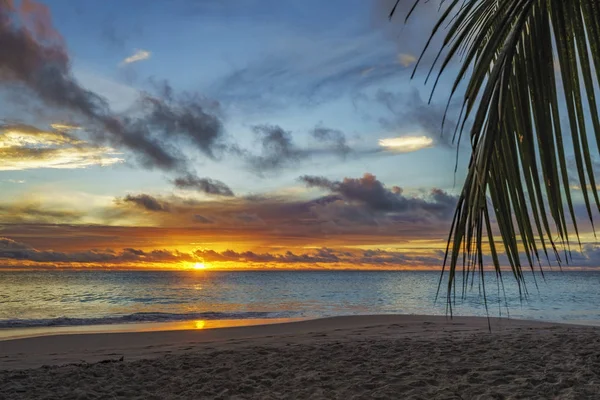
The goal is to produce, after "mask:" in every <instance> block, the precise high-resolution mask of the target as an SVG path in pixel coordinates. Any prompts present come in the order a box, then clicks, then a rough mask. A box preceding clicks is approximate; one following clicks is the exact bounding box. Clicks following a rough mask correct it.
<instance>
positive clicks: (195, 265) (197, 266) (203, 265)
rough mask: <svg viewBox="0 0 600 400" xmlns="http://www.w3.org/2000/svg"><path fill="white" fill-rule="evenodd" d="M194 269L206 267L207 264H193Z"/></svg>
mask: <svg viewBox="0 0 600 400" xmlns="http://www.w3.org/2000/svg"><path fill="white" fill-rule="evenodd" d="M193 268H194V269H206V265H205V264H204V263H196V264H194V266H193Z"/></svg>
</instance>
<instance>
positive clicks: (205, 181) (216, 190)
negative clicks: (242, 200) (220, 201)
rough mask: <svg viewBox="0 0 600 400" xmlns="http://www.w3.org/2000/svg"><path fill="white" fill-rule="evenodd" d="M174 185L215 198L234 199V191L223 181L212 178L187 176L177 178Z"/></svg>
mask: <svg viewBox="0 0 600 400" xmlns="http://www.w3.org/2000/svg"><path fill="white" fill-rule="evenodd" d="M173 183H174V184H175V186H176V187H177V188H179V189H193V190H196V191H198V192H200V193H205V194H209V195H215V196H225V197H233V196H234V193H233V191H232V190H231V189H230V188H229V186H227V185H226V184H224V183H223V182H221V181H218V180H215V179H210V178H198V177H195V176H193V175H190V174H188V175H186V176H183V177H179V178H176V179H175V180H174V181H173Z"/></svg>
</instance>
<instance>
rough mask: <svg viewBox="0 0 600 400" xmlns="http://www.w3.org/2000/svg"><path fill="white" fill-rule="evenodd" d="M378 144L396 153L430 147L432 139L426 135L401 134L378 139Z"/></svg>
mask: <svg viewBox="0 0 600 400" xmlns="http://www.w3.org/2000/svg"><path fill="white" fill-rule="evenodd" d="M379 145H380V146H381V147H383V148H385V149H386V150H390V151H393V152H396V153H410V152H413V151H418V150H421V149H426V148H428V147H432V145H433V139H432V138H430V137H428V136H402V137H397V138H387V139H380V140H379Z"/></svg>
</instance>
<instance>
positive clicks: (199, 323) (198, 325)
mask: <svg viewBox="0 0 600 400" xmlns="http://www.w3.org/2000/svg"><path fill="white" fill-rule="evenodd" d="M194 326H195V327H196V329H204V327H205V326H206V321H205V320H203V319H199V320H198V321H194Z"/></svg>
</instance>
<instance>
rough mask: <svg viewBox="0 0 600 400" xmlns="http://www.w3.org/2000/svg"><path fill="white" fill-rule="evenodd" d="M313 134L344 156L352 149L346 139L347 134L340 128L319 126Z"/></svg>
mask: <svg viewBox="0 0 600 400" xmlns="http://www.w3.org/2000/svg"><path fill="white" fill-rule="evenodd" d="M311 135H312V136H313V137H314V138H315V139H317V140H318V141H319V142H321V143H325V144H327V145H330V146H332V150H333V151H334V152H335V153H337V154H338V155H340V156H342V157H346V156H347V155H348V154H349V153H350V152H351V151H352V149H351V148H350V146H348V143H347V141H346V135H345V134H344V132H342V131H340V130H337V129H331V128H326V127H324V126H317V127H316V128H315V129H313V130H312V132H311Z"/></svg>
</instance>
